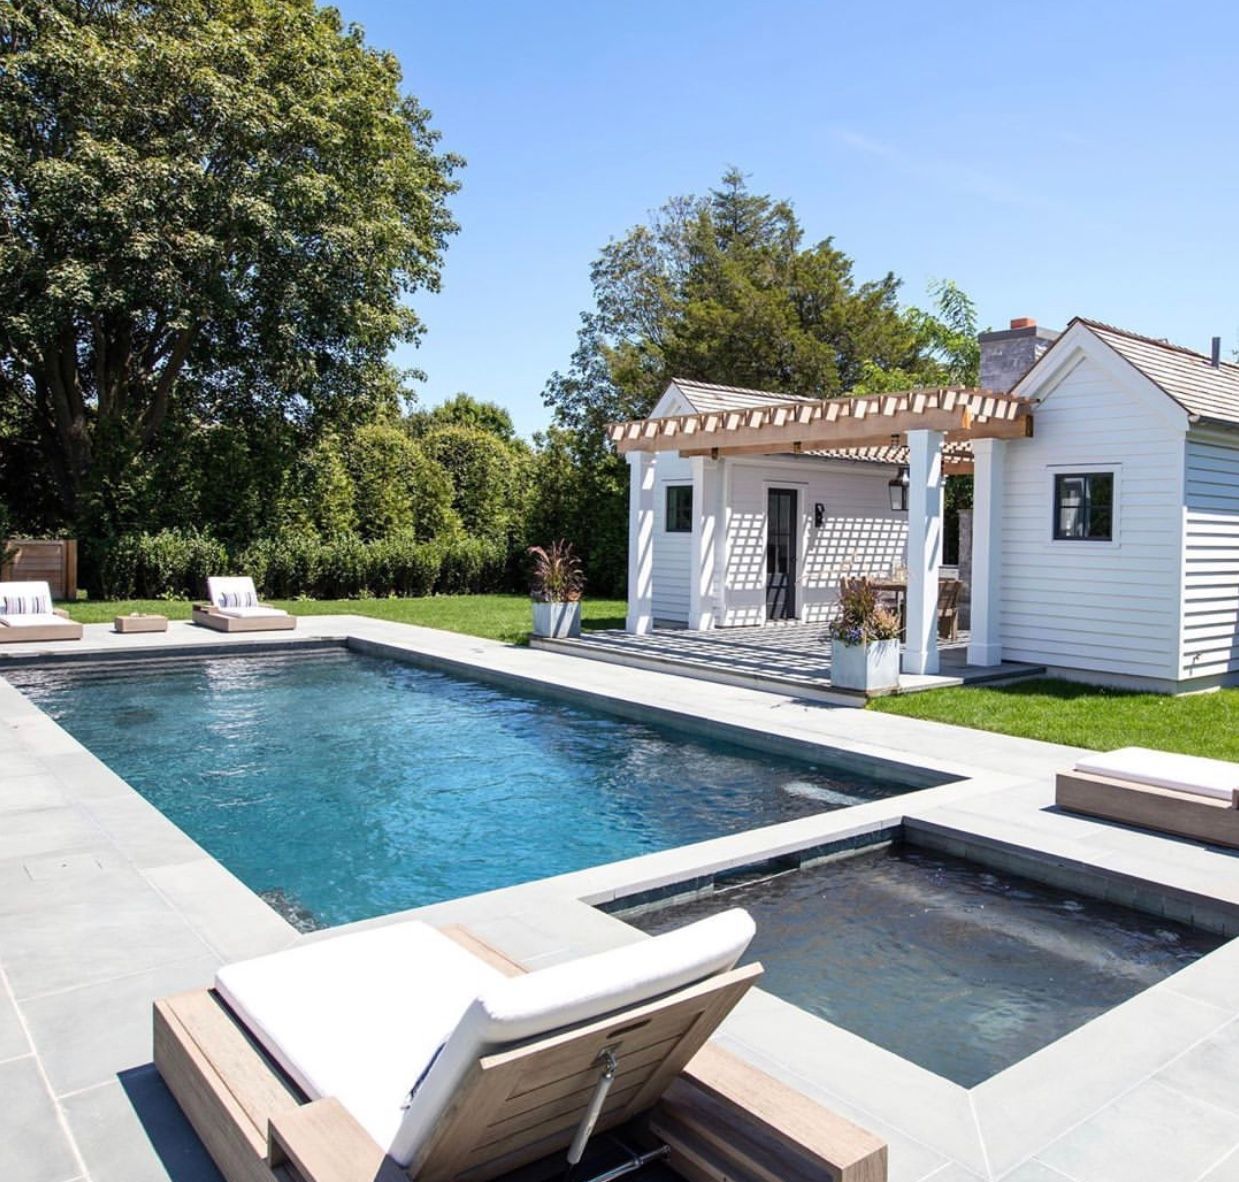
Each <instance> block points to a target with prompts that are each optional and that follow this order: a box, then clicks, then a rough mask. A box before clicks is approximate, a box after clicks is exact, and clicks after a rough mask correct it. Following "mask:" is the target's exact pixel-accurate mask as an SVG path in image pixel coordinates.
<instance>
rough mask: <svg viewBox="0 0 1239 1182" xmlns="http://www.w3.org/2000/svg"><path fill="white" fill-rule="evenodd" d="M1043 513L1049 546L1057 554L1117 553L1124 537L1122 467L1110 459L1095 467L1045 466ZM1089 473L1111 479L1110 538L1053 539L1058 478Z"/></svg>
mask: <svg viewBox="0 0 1239 1182" xmlns="http://www.w3.org/2000/svg"><path fill="white" fill-rule="evenodd" d="M1045 473H1046V475H1045V488H1046V500H1045V504H1046V510H1045V523H1046V526H1045V529H1046V540H1047V542H1048V544H1049V547H1050V548H1051V549H1053V550H1056V551H1066V552H1067V553H1070V554H1100V553H1104V552H1105V551H1108V550H1118V549H1119V548H1120V547H1121V545H1122V542H1121V540H1120V539H1121V538H1122V536H1123V465H1122V464H1121V463H1117V462H1115V461H1113V460H1109V461H1104V462H1101V461H1099V462H1098V463H1095V464H1047V465H1046V469H1045ZM1092 473H1109V474H1110V475H1111V476H1113V477H1114V493H1113V496H1114V504H1113V505H1112V506H1111V510H1110V514H1111V520H1110V538H1109V540H1108V541H1102V540H1101V539H1099V538H1088V539H1085V538H1056V537H1055V536H1054V515H1055V511H1056V510H1055V504H1054V483H1055V478H1056V477H1058V476H1076V475H1085V474H1092Z"/></svg>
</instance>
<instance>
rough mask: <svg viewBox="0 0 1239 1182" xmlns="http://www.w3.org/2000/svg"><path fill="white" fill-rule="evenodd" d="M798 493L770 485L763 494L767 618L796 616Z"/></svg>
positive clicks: (789, 618)
mask: <svg viewBox="0 0 1239 1182" xmlns="http://www.w3.org/2000/svg"><path fill="white" fill-rule="evenodd" d="M796 502H797V492H796V490H795V489H794V488H772V489H770V490H769V492H768V493H767V494H766V619H768V620H791V619H794V618H795V615H796V522H797V521H798V520H799V517H800V514H799V513H798V512H797V504H796Z"/></svg>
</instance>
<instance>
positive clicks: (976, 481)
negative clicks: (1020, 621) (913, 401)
mask: <svg viewBox="0 0 1239 1182" xmlns="http://www.w3.org/2000/svg"><path fill="white" fill-rule="evenodd" d="M972 458H973V466H972V620H971V623H970V625H969V638H968V664H969V665H1001V664H1002V630H1001V627H1000V616H1001V610H1002V490H1003V487H1004V485H1005V483H1006V467H1007V444H1006V440H1004V439H974V440H973V441H972Z"/></svg>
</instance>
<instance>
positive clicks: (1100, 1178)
mask: <svg viewBox="0 0 1239 1182" xmlns="http://www.w3.org/2000/svg"><path fill="white" fill-rule="evenodd" d="M1236 1142H1239V1116H1236V1115H1235V1114H1234V1113H1230V1112H1225V1111H1223V1110H1222V1109H1219V1108H1216V1107H1214V1106H1213V1105H1210V1104H1204V1103H1202V1102H1201V1101H1199V1100H1197V1099H1194V1098H1192V1097H1190V1096H1186V1095H1184V1094H1183V1093H1182V1092H1178V1091H1175V1090H1174V1089H1172V1088H1167V1087H1165V1086H1163V1085H1162V1084H1159V1083H1156V1082H1148V1083H1144V1084H1141V1085H1140V1086H1139V1087H1137V1088H1135V1089H1133V1090H1132V1091H1131V1092H1129V1093H1128V1094H1127V1095H1125V1096H1123V1097H1122V1098H1121V1099H1120V1100H1117V1101H1116V1102H1115V1103H1114V1104H1113V1105H1111V1106H1110V1107H1108V1108H1107V1109H1105V1110H1104V1111H1103V1112H1101V1113H1099V1114H1098V1115H1097V1116H1096V1117H1094V1118H1093V1119H1092V1120H1090V1121H1087V1122H1086V1123H1084V1124H1083V1125H1080V1126H1079V1127H1078V1128H1076V1129H1073V1130H1072V1131H1071V1132H1070V1133H1068V1134H1067V1135H1066V1136H1064V1137H1063V1138H1061V1139H1060V1140H1059V1141H1056V1142H1055V1143H1054V1144H1053V1145H1050V1146H1049V1147H1048V1148H1046V1149H1043V1150H1042V1151H1041V1152H1040V1153H1039V1154H1038V1155H1037V1156H1038V1159H1039V1160H1040V1161H1043V1162H1045V1163H1046V1164H1047V1165H1050V1166H1053V1167H1055V1168H1057V1169H1060V1170H1062V1171H1063V1172H1064V1173H1066V1174H1067V1175H1068V1177H1074V1178H1080V1179H1087V1180H1088V1182H1198V1179H1199V1178H1200V1177H1201V1175H1202V1174H1203V1173H1204V1172H1205V1171H1206V1170H1208V1169H1209V1168H1210V1167H1212V1166H1213V1165H1214V1164H1215V1163H1216V1162H1217V1161H1218V1160H1219V1159H1220V1158H1221V1157H1222V1155H1223V1154H1225V1153H1226V1152H1227V1150H1229V1149H1231V1148H1233V1147H1234V1145H1235V1144H1236Z"/></svg>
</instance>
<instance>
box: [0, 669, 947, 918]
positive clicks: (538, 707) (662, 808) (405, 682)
mask: <svg viewBox="0 0 1239 1182" xmlns="http://www.w3.org/2000/svg"><path fill="white" fill-rule="evenodd" d="M4 675H5V676H6V677H7V678H8V679H9V680H11V681H12V682H13V683H14V684H15V685H17V686H18V688H20V689H22V690H23V691H24V692H25V693H26V694H27V695H28V696H29V697H30V698H32V699H33V700H34V701H35V702H36V703H37V704H38V705H39V706H40V707H42V709H44V710H45V711H46V712H47V713H49V714H50V715H51V716H52V717H53V718H54V719H55V720H56V721H57V722H59V723H60V724H61V725H62V726H63V727H64V728H65V729H66V730H68V731H69V732H70V734H72V735H73V736H74V737H75V738H76V739H78V741H79V742H81V743H82V744H83V745H84V746H86V747H87V748H89V749H90V750H91V751H92V752H93V753H94V754H95V755H96V756H98V757H99V758H100V759H101V760H103V762H104V763H106V764H107V765H108V766H109V767H111V768H112V769H113V771H115V772H117V773H118V774H119V775H120V776H121V777H123V778H124V779H125V780H126V781H128V782H129V784H131V785H132V786H133V787H134V788H135V789H136V790H137V791H138V792H140V793H141V794H142V795H143V796H145V797H146V798H147V799H148V800H150V801H151V802H152V803H153V804H154V805H155V806H156V807H157V808H159V809H160V810H161V811H162V812H163V813H164V814H165V815H166V816H167V817H168V818H170V819H171V820H172V821H173V822H175V823H176V824H177V825H178V826H180V828H181V829H183V830H184V831H185V832H186V833H188V834H189V836H190V837H192V838H193V839H194V840H195V841H197V842H198V843H199V844H200V845H202V846H203V847H204V848H205V849H206V850H207V851H208V852H209V853H210V854H212V855H213V856H214V857H215V858H217V859H218V860H219V861H220V862H222V863H223V864H224V865H225V866H227V867H228V868H229V869H230V870H231V871H232V872H233V873H234V874H236V875H237V877H238V878H240V879H241V880H242V881H243V882H245V883H246V884H247V885H248V886H249V887H250V888H251V889H252V890H254V891H257V892H258V893H260V894H262V895H264V897H266V898H267V899H268V900H269V901H271V902H272V903H273V904H274V905H276V906H277V907H278V908H279V909H281V910H282V911H284V912H285V913H286V914H288V915H290V917H293V918H295V919H296V920H297V921H298V922H300V923H301V924H302V925H303V926H314V925H327V926H329V925H334V924H339V923H346V922H350V921H352V920H358V919H364V918H368V917H370V916H373V915H379V914H385V913H389V912H392V911H398V910H402V909H405V908H408V907H416V906H421V905H423V904H426V903H433V902H437V901H440V900H443V899H449V898H456V897H458V896H461V895H467V894H472V893H474V892H477V891H483V890H489V889H492V888H495V887H502V886H509V885H512V884H514V883H518V882H525V881H528V880H530V879H534V878H542V877H545V876H548V875H552V874H559V873H563V872H566V871H571V870H579V869H582V868H584V867H587V866H593V865H598V864H601V863H604V862H610V861H614V860H617V859H620V858H626V857H631V856H633V855H637V854H643V853H647V852H650V851H653V850H660V849H665V848H668V847H671V846H677V845H684V844H686V843H689V842H694V841H700V840H703V839H705V838H710V837H717V836H720V835H722V834H726V833H733V832H737V831H739V830H743V829H751V828H755V827H757V826H761V825H769V824H773V823H775V822H778V821H787V820H791V819H793V818H796V817H801V816H805V815H807V814H810V813H819V812H824V811H827V810H830V809H836V808H842V807H845V806H847V805H849V804H856V803H861V802H864V801H868V800H875V799H879V798H882V797H887V796H891V795H895V794H898V793H900V792H905V791H908V790H909V785H908V784H907V783H896V782H893V781H892V780H889V779H877V778H871V777H865V776H863V775H857V774H856V773H854V772H852V771H846V772H845V771H842V770H840V769H839V768H837V767H836V768H832V767H830V766H828V765H827V764H822V763H818V764H809V763H803V762H799V761H796V760H791V759H784V758H778V757H775V756H771V755H768V754H763V753H760V752H756V751H753V750H751V749H747V748H743V747H739V746H735V745H731V744H727V743H721V742H715V741H712V740H710V741H707V740H704V739H697V738H692V737H688V736H686V735H684V734H682V733H679V732H677V731H673V730H670V729H666V728H662V727H656V726H649V725H643V724H640V723H636V722H632V721H628V720H625V719H622V718H619V717H616V716H613V715H609V714H606V713H603V712H600V711H593V710H587V709H583V708H581V707H579V706H576V705H572V704H568V703H566V702H564V701H562V700H557V699H554V698H551V697H542V696H535V695H532V694H519V693H513V692H511V691H509V690H507V689H501V688H497V687H495V686H492V685H488V684H483V683H481V682H475V681H470V680H466V679H464V678H460V677H456V676H453V675H448V674H446V673H439V672H432V671H427V670H424V669H420V668H417V667H414V666H412V665H409V664H405V663H403V662H400V661H395V660H387V659H382V658H376V657H370V656H364V655H361V654H358V653H355V652H352V651H349V650H345V649H320V650H314V651H308V650H307V651H301V652H297V653H288V654H280V655H275V656H231V655H229V656H226V657H212V658H210V659H203V658H195V659H176V660H169V661H164V660H161V661H158V662H140V661H139V662H126V663H125V664H124V665H123V666H119V665H116V664H111V663H99V664H94V665H78V666H75V665H73V664H58V665H52V666H46V667H43V668H14V669H12V670H6V671H5V674H4ZM923 784H924V781H923V780H922V781H921V783H919V784H917V785H916V786H918V787H919V786H923Z"/></svg>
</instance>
